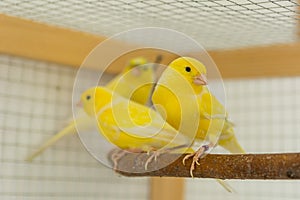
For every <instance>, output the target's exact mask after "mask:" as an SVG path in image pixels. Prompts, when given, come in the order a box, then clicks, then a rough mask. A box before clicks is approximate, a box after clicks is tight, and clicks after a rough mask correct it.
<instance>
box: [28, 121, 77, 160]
mask: <svg viewBox="0 0 300 200" xmlns="http://www.w3.org/2000/svg"><path fill="white" fill-rule="evenodd" d="M72 133H76V126H75V122H71V123H70V124H69V125H68V126H67V127H65V128H64V129H63V130H61V131H60V132H58V133H56V134H55V135H54V136H52V137H51V138H50V139H48V140H47V141H46V142H45V143H43V144H42V145H41V146H40V148H39V149H38V150H36V151H35V152H33V153H32V154H30V155H29V156H27V157H26V159H25V160H26V161H28V162H31V161H32V160H33V159H34V158H36V157H37V156H38V155H40V154H41V153H43V152H44V151H45V150H46V149H47V148H48V147H50V146H52V145H53V144H54V143H56V142H57V141H58V140H59V139H61V138H62V137H64V136H65V135H68V134H72Z"/></svg>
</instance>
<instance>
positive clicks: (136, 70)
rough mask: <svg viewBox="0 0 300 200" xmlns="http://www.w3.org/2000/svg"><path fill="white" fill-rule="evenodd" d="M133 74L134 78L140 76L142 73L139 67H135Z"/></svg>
mask: <svg viewBox="0 0 300 200" xmlns="http://www.w3.org/2000/svg"><path fill="white" fill-rule="evenodd" d="M131 72H132V74H133V75H134V76H139V75H141V73H142V72H141V69H140V68H139V67H134V68H133V69H132V71H131Z"/></svg>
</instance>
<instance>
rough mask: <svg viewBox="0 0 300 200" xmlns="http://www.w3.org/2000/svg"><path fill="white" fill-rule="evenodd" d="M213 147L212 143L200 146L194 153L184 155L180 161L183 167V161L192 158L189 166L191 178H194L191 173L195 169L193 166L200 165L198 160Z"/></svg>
mask: <svg viewBox="0 0 300 200" xmlns="http://www.w3.org/2000/svg"><path fill="white" fill-rule="evenodd" d="M213 146H214V145H213V144H212V143H210V144H208V145H202V146H201V147H200V148H199V149H198V150H197V151H195V152H194V153H191V154H188V155H186V156H185V157H184V158H183V160H182V163H183V164H184V165H185V160H187V159H189V158H191V157H193V161H192V164H191V168H190V174H191V177H194V175H193V171H194V169H195V165H196V164H197V165H200V163H199V159H200V158H201V157H203V156H204V154H205V152H207V151H208V150H209V149H210V148H211V147H213Z"/></svg>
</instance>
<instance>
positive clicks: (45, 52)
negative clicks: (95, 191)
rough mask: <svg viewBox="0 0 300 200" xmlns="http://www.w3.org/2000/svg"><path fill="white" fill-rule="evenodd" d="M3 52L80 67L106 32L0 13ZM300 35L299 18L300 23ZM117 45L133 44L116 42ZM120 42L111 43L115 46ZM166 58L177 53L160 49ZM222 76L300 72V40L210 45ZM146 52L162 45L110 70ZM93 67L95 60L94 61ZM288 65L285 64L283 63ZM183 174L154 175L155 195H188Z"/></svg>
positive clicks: (116, 64)
mask: <svg viewBox="0 0 300 200" xmlns="http://www.w3.org/2000/svg"><path fill="white" fill-rule="evenodd" d="M299 21H300V20H299ZM0 25H1V27H2V28H1V29H0V53H2V54H8V55H15V56H21V57H26V58H31V59H36V60H43V61H48V62H54V63H59V64H63V65H67V66H71V67H79V66H80V65H81V63H82V62H83V60H84V58H85V57H86V56H87V55H88V53H89V52H90V51H91V50H92V49H93V48H94V47H95V46H96V45H98V44H99V43H100V42H102V41H104V40H105V39H106V37H104V36H98V35H92V34H88V33H84V32H79V31H74V30H69V29H65V28H61V27H56V26H50V25H47V24H43V23H37V22H33V21H30V20H25V19H21V18H18V17H12V16H7V15H4V14H0ZM298 30H299V31H298V35H299V38H300V23H299V29H298ZM116 45H117V47H118V48H127V47H128V45H129V44H123V43H122V44H121V43H116ZM114 48H116V46H112V50H113V49H114ZM160 53H161V54H162V55H163V57H164V59H163V64H167V63H169V62H170V61H171V60H173V59H174V58H176V56H175V55H172V54H168V53H166V52H160ZM194 53H195V52H194ZM209 54H210V56H211V57H212V58H213V60H214V61H215V63H216V64H217V66H218V67H219V70H220V72H221V74H222V77H223V78H225V79H228V78H256V77H276V76H277V77H282V76H299V75H300V41H298V42H296V43H291V44H281V45H272V46H265V47H251V48H244V49H233V50H220V51H209ZM139 55H143V56H145V57H146V58H148V59H150V60H154V58H155V56H156V55H157V51H148V52H135V53H131V54H128V55H126V56H123V57H122V59H119V60H117V61H116V62H114V63H113V64H112V65H113V67H112V68H109V70H108V72H109V73H118V72H120V70H121V68H120V66H122V65H121V64H120V63H124V61H125V60H127V59H130V58H131V57H136V56H139ZM89 64H90V67H91V68H93V67H94V66H95V63H89ZM282 66H284V67H282ZM183 190H184V179H178V178H177V179H169V178H152V179H151V199H152V200H156V199H159V198H162V197H163V199H174V200H181V199H183V194H184V192H183Z"/></svg>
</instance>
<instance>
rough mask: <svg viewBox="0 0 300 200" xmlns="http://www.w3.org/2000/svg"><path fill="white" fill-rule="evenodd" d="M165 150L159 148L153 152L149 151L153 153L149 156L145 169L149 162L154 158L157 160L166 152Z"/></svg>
mask: <svg viewBox="0 0 300 200" xmlns="http://www.w3.org/2000/svg"><path fill="white" fill-rule="evenodd" d="M165 152H166V151H165V150H157V151H153V152H151V153H150V152H149V154H151V155H150V156H149V158H148V159H147V160H146V162H145V170H147V169H148V165H149V163H151V162H152V161H153V160H154V161H156V160H157V157H158V156H160V155H161V154H163V153H165Z"/></svg>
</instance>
